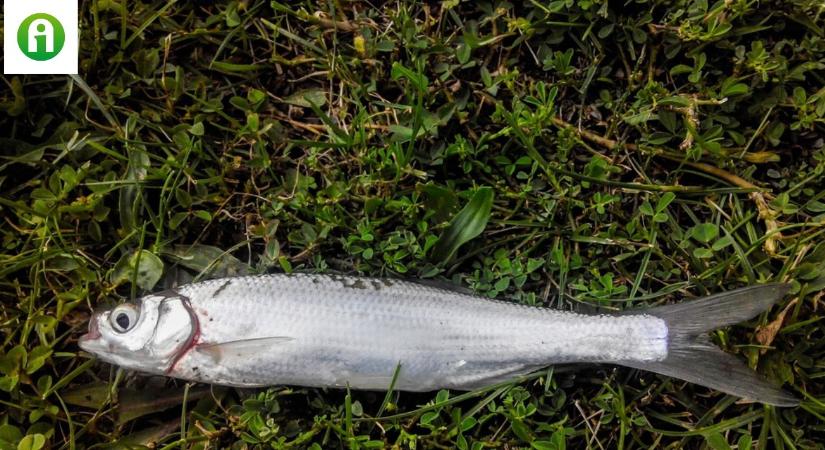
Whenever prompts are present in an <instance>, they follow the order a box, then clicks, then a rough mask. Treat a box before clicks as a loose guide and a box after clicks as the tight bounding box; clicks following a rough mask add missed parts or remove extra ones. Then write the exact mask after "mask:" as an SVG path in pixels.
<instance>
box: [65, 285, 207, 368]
mask: <svg viewBox="0 0 825 450" xmlns="http://www.w3.org/2000/svg"><path fill="white" fill-rule="evenodd" d="M197 330H198V322H197V318H196V316H195V315H194V314H193V313H192V311H191V309H190V306H189V302H188V300H187V299H186V298H185V297H183V296H180V295H178V294H176V293H175V292H173V291H172V292H168V293H164V294H156V295H147V296H145V297H143V298H141V299H140V300H138V302H137V303H134V304H132V303H123V304H120V305H118V306H116V307H114V308H112V309H108V310H104V311H98V312H96V313H94V315H93V316H92V319H91V320H90V321H89V332H88V333H87V334H85V335H83V336H81V338H80V340H79V341H78V345H80V348H82V349H83V350H85V351H87V352H89V353H92V354H93V355H95V356H97V357H98V358H100V359H102V360H103V361H106V362H108V363H112V364H115V365H118V366H121V367H124V368H128V369H134V370H139V371H142V372H149V373H157V374H163V373H165V372H166V371H167V370H169V369H171V368H172V366H173V365H174V363H175V361H177V360H178V359H180V357H181V356H182V355H183V354H184V353H185V352H186V351H187V350H188V349H190V348H191V347H192V345H193V341H194V340H195V335H196V334H197Z"/></svg>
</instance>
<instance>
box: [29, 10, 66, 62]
mask: <svg viewBox="0 0 825 450" xmlns="http://www.w3.org/2000/svg"><path fill="white" fill-rule="evenodd" d="M65 42H66V32H65V31H63V25H62V24H61V23H60V21H59V20H57V19H55V18H54V16H52V15H49V14H46V13H37V14H32V15H30V16H29V17H26V19H25V20H23V23H21V24H20V28H18V29H17V45H18V46H20V50H22V51H23V54H24V55H26V56H28V57H29V58H31V59H33V60H35V61H48V60H50V59H52V58H54V57H55V56H57V54H58V53H60V50H63V44H64V43H65Z"/></svg>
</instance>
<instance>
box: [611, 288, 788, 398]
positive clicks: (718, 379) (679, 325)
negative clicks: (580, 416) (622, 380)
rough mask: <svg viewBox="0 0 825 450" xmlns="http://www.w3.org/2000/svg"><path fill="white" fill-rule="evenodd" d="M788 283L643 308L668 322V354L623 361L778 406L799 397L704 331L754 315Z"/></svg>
mask: <svg viewBox="0 0 825 450" xmlns="http://www.w3.org/2000/svg"><path fill="white" fill-rule="evenodd" d="M788 288H789V286H788V285H786V284H767V285H759V286H750V287H746V288H742V289H737V290H734V291H730V292H724V293H721V294H716V295H711V296H709V297H705V298H703V299H700V300H695V301H689V302H686V303H680V304H677V305H668V306H661V307H658V308H652V309H649V310H646V311H644V312H643V314H649V315H652V316H655V317H658V318H660V319H663V320H664V321H665V323H666V324H667V329H668V354H667V357H666V358H665V359H664V360H662V361H653V362H651V361H645V362H624V361H623V362H621V364H622V365H626V366H630V367H634V368H637V369H643V370H649V371H651V372H656V373H660V374H662V375H667V376H670V377H674V378H679V379H682V380H685V381H689V382H691V383H695V384H698V385H701V386H706V387H709V388H712V389H716V390H718V391H722V392H725V393H727V394H731V395H735V396H737V397H744V398H747V399H750V400H755V401H759V402H762V403H767V404H769V405H776V406H795V405H798V404H799V400H798V399H797V398H795V397H794V396H792V395H790V394H788V393H786V392H784V391H783V390H781V389H779V388H777V387H774V386H772V385H771V384H770V383H768V382H767V381H766V380H763V379H762V378H761V377H760V376H759V375H758V374H756V373H755V372H754V371H753V370H751V369H750V368H748V367H747V366H746V365H745V364H743V363H741V362H740V361H738V360H737V359H736V358H735V357H733V356H731V355H728V354H727V353H725V352H723V351H722V350H720V349H718V348H717V347H715V346H713V345H712V344H711V343H710V341H709V340H708V338H707V336H706V335H705V333H707V332H708V331H711V330H714V329H716V328H721V327H723V326H726V325H732V324H735V323H738V322H742V321H744V320H747V319H751V318H753V317H755V316H756V315H757V314H759V313H761V312H762V311H765V310H767V309H768V308H770V307H771V305H773V304H774V303H776V302H777V301H778V300H780V299H782V297H784V296H785V294H787V292H788Z"/></svg>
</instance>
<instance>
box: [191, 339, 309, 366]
mask: <svg viewBox="0 0 825 450" xmlns="http://www.w3.org/2000/svg"><path fill="white" fill-rule="evenodd" d="M293 340H294V338H291V337H289V336H270V337H262V338H254V339H241V340H237V341H228V342H218V343H206V344H199V345H198V346H197V347H195V350H196V351H197V352H200V353H203V354H204V355H207V356H209V357H210V358H211V359H212V361H213V362H215V363H220V362H221V360H223V359H224V358H226V357H231V358H244V357H249V356H254V355H258V354H261V353H265V352H267V351H269V350H271V349H272V347H273V346H276V345H283V344H285V343H287V342H290V341H293Z"/></svg>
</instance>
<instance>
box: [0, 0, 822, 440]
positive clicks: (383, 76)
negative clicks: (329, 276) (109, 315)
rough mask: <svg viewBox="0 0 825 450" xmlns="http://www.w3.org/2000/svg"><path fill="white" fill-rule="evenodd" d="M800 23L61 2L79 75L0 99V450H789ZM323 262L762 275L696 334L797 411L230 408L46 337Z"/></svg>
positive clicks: (798, 388)
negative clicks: (103, 314)
mask: <svg viewBox="0 0 825 450" xmlns="http://www.w3.org/2000/svg"><path fill="white" fill-rule="evenodd" d="M516 3H518V2H516ZM822 15H823V9H822V6H821V4H820V2H816V1H813V0H791V1H777V2H771V3H770V4H768V3H761V4H757V3H754V2H747V1H744V0H733V1H725V2H718V3H714V4H709V2H706V1H691V2H687V1H664V0H651V1H643V0H639V1H636V2H624V3H621V2H618V3H617V2H611V3H607V2H605V1H602V0H564V1H551V2H526V3H525V4H524V5H520V6H514V5H513V4H510V3H506V2H492V3H491V2H461V1H444V2H436V3H429V4H426V5H420V4H417V3H414V2H411V1H408V0H398V1H396V2H388V3H385V4H380V3H370V2H358V1H356V2H340V1H337V0H330V1H327V2H309V1H302V2H289V3H287V2H278V1H271V2H269V1H262V0H248V1H231V2H226V3H225V4H219V5H213V4H212V3H211V2H200V1H191V2H163V1H149V2H145V3H144V2H122V1H109V0H92V1H87V2H81V14H80V17H81V30H82V31H81V56H80V67H81V69H80V74H79V75H78V76H76V77H64V76H4V77H3V81H4V83H3V84H2V91H0V129H2V137H0V143H1V144H2V151H0V186H2V189H0V213H2V225H0V241H2V250H0V298H2V303H0V308H2V309H1V310H0V329H1V330H2V333H0V355H1V356H0V405H2V406H0V448H2V449H6V448H9V449H35V450H37V449H40V448H46V447H48V448H56V449H76V448H93V447H100V446H102V445H107V446H108V445H114V446H115V447H133V446H141V445H144V446H152V447H154V448H163V449H172V448H184V447H186V448H207V447H209V448H215V447H232V448H243V447H244V446H253V447H256V448H257V447H260V448H266V447H271V448H382V447H395V448H413V447H414V448H419V449H420V448H455V447H458V448H472V449H482V448H534V449H562V448H568V447H569V448H591V449H607V448H622V449H630V448H683V447H688V448H712V449H729V448H737V449H750V448H780V449H786V448H787V449H794V448H800V449H809V448H821V445H822V444H821V436H822V435H823V432H825V430H823V422H825V394H823V391H824V390H823V382H822V379H823V374H824V373H825V365H823V362H822V361H823V357H825V336H823V332H822V323H821V321H820V319H821V316H820V314H821V313H820V311H821V305H820V304H819V303H820V301H821V298H822V289H823V287H825V244H823V243H822V242H823V233H825V227H823V224H825V215H823V213H825V198H824V197H825V183H823V170H825V151H823V142H822V135H823V131H825V127H823V117H825V89H823V87H822V86H823V85H824V84H825V83H823V81H825V80H823V72H822V69H823V68H825V46H823V33H824V32H823V25H825V24H823V20H822ZM333 270H334V271H343V272H348V273H361V274H368V275H375V276H391V277H413V278H414V277H418V278H436V279H440V280H447V281H449V282H453V283H456V284H460V285H463V286H465V287H469V288H471V289H472V290H474V291H476V292H478V293H481V294H484V295H490V296H497V297H504V298H509V299H512V300H513V301H516V302H522V303H526V304H536V305H545V306H551V307H558V308H565V309H583V308H593V307H597V308H603V309H608V310H619V309H628V308H642V307H645V306H649V305H656V304H662V303H664V302H671V301H680V300H682V299H684V298H688V297H693V296H698V295H703V294H707V293H712V292H719V291H722V290H726V289H732V288H734V287H739V286H744V285H748V284H753V283H763V282H768V281H786V282H790V283H792V284H793V293H792V295H791V296H790V297H789V298H788V299H786V301H785V302H783V303H782V304H780V305H778V306H776V307H775V308H773V309H772V310H771V311H769V312H767V313H765V314H763V315H762V316H760V317H759V318H757V319H754V320H752V321H750V322H747V323H743V324H741V325H738V326H735V327H732V328H730V329H727V330H720V331H717V332H715V333H714V334H713V336H712V338H713V340H714V341H715V342H717V343H718V344H719V345H720V346H722V347H723V348H724V349H725V350H726V351H728V352H730V353H734V354H738V355H739V357H740V358H743V359H745V360H747V361H748V363H749V364H750V365H751V366H752V367H754V368H755V369H756V370H758V371H759V372H761V373H763V374H765V376H767V377H769V378H770V379H772V380H773V381H774V382H776V383H784V385H785V388H786V389H788V390H789V391H791V392H794V393H795V394H796V395H798V396H799V397H800V398H802V399H803V402H802V404H801V405H800V406H799V407H797V408H790V409H774V408H771V407H767V406H763V405H760V404H751V403H745V402H740V401H738V399H735V398H732V397H729V396H724V395H722V394H719V393H718V392H712V391H709V390H707V389H704V388H700V387H697V386H693V385H689V384H686V383H683V382H680V381H678V380H672V379H667V378H664V377H658V376H656V375H653V374H649V373H641V372H638V371H633V370H630V369H622V368H615V367H609V366H598V367H597V366H587V367H567V366H562V367H555V368H550V369H548V370H546V371H543V372H541V373H538V374H534V375H532V376H530V377H525V378H523V379H519V380H513V381H512V382H508V383H504V384H500V385H496V386H491V387H490V388H489V389H485V390H483V391H478V392H472V393H460V392H446V391H443V392H438V393H429V394H408V393H402V394H398V393H390V394H389V395H385V394H384V393H371V392H358V391H352V392H343V391H336V390H330V391H324V390H318V389H305V388H299V387H273V388H272V389H266V390H255V391H246V390H233V389H226V388H219V387H208V386H198V385H191V386H190V385H187V384H185V383H182V382H178V381H170V380H163V379H149V378H145V377H140V376H137V375H135V374H132V373H124V372H121V371H118V370H116V369H114V368H112V367H110V366H108V365H106V364H102V363H97V362H95V361H93V360H90V359H88V356H87V355H85V354H82V353H80V352H79V350H78V347H77V344H76V340H77V338H78V337H79V336H80V334H82V332H83V331H84V329H85V327H86V322H87V320H88V317H89V314H90V312H91V311H92V309H93V308H96V307H99V306H106V305H111V304H115V303H117V302H120V301H124V300H129V299H133V298H136V297H138V296H140V295H142V294H143V293H145V292H149V291H152V290H156V289H161V288H162V287H164V286H169V285H171V284H173V283H175V282H182V281H188V280H192V279H196V278H197V279H201V278H204V277H210V276H217V275H232V274H240V273H260V272H267V271H333Z"/></svg>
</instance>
